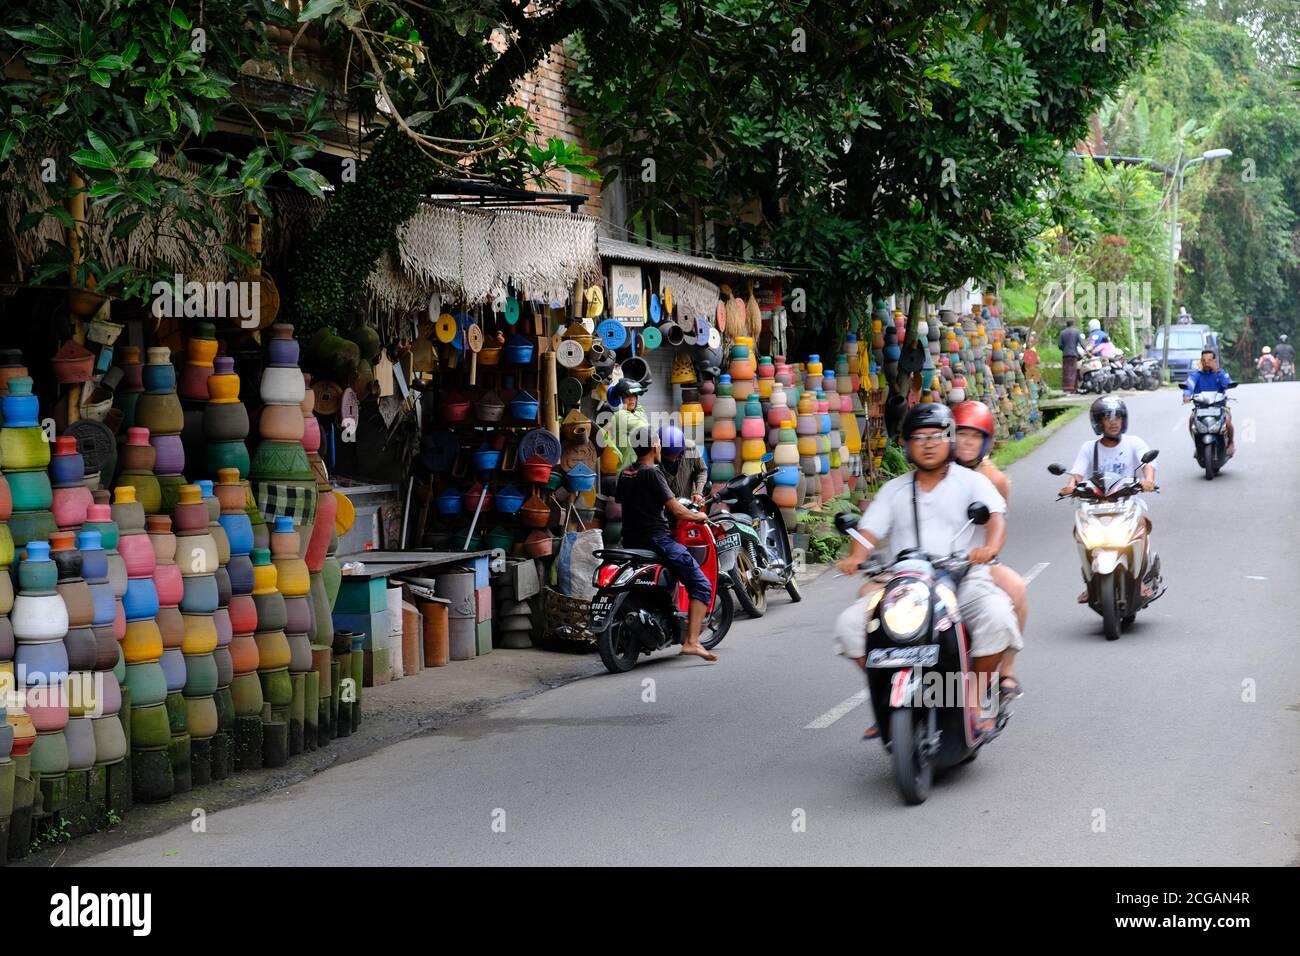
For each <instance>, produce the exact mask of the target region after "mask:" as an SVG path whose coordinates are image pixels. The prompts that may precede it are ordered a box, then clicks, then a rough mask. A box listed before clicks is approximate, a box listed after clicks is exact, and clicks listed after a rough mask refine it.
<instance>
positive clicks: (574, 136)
mask: <svg viewBox="0 0 1300 956" xmlns="http://www.w3.org/2000/svg"><path fill="white" fill-rule="evenodd" d="M576 68H577V65H576V63H575V62H574V60H573V58H572V57H571V56H569V55H568V53H567V52H565V49H564V46H563V45H562V44H560V45H556V46H555V47H553V48H552V49H551V52H550V53H549V54H547V57H546V59H545V60H543V61H542V63H541V65H540V66H539V67H538V68H537V69H536V70H534V71H533V72H532V73H530V74H528V75H527V76H526V77H524V79H523V81H522V82H521V83H520V84H519V88H518V90H517V91H516V94H515V99H516V102H518V103H519V104H520V105H521V106H523V107H524V108H526V109H527V110H528V112H529V115H531V116H532V117H533V119H534V121H535V122H536V123H537V126H538V128H539V139H540V142H541V143H545V142H546V140H547V139H549V138H550V137H552V136H558V137H559V138H560V139H562V140H564V141H565V142H567V143H577V144H578V145H579V146H581V147H582V150H583V152H586V153H594V152H595V150H593V149H592V148H591V146H590V144H588V143H587V142H586V141H585V140H584V139H583V138H582V134H581V132H580V130H579V127H578V122H577V121H578V118H579V117H580V116H581V111H580V110H579V108H578V105H577V103H576V102H574V101H573V100H572V99H571V98H570V97H569V95H568V92H567V91H566V89H565V80H564V78H565V75H566V74H567V73H569V72H571V71H572V70H574V69H576ZM537 188H545V187H537ZM549 188H550V189H553V190H555V191H557V192H572V193H580V194H581V195H584V196H587V197H589V198H588V199H587V201H586V202H585V203H584V204H583V205H582V207H581V209H580V210H579V211H580V212H584V213H586V214H587V215H590V216H600V215H601V209H602V203H601V196H600V181H599V180H590V179H585V178H583V177H582V176H573V177H572V181H570V178H569V174H568V173H567V172H565V171H563V170H561V171H560V172H558V173H555V174H553V175H552V177H551V185H550V187H549Z"/></svg>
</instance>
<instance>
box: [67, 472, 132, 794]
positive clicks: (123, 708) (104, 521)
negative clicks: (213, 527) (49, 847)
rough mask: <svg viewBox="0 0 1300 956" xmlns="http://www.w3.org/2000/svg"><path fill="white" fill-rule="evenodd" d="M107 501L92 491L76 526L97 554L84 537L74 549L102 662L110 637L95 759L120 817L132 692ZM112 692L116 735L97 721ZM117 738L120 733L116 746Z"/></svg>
mask: <svg viewBox="0 0 1300 956" xmlns="http://www.w3.org/2000/svg"><path fill="white" fill-rule="evenodd" d="M108 499H109V493H108V492H107V491H97V492H95V503H94V504H92V505H91V506H90V507H89V508H88V509H86V523H85V524H83V525H82V526H81V529H82V534H96V535H98V536H99V545H100V551H99V552H98V553H96V552H95V550H94V548H93V541H94V539H90V538H87V539H86V540H85V541H84V542H83V541H82V539H81V537H80V536H78V547H80V548H81V551H82V575H83V576H84V577H85V578H86V581H87V583H88V584H90V590H91V594H92V595H93V597H94V601H95V622H94V628H95V646H96V654H97V655H100V654H102V655H103V658H102V659H101V660H106V659H107V658H108V656H109V654H110V651H109V648H108V645H107V643H106V638H107V636H108V635H109V634H111V635H112V638H113V645H112V650H111V655H112V658H113V663H112V670H111V677H112V684H113V687H111V688H110V687H109V686H108V684H109V677H110V673H109V672H105V674H104V678H103V680H104V684H105V690H104V694H103V702H102V705H101V706H102V711H103V716H102V717H101V718H96V721H95V759H96V763H97V765H98V766H101V767H103V768H104V769H105V771H106V773H107V781H106V789H107V796H108V808H109V809H110V810H112V811H113V812H115V813H117V814H118V815H121V814H122V813H124V812H125V811H126V810H127V809H129V808H130V805H131V778H130V767H129V765H128V763H127V761H126V759H125V758H126V756H127V751H128V742H127V735H128V733H129V727H130V700H131V692H130V690H128V689H127V687H126V656H125V654H124V653H123V650H122V641H123V640H125V638H126V609H125V607H124V606H123V604H122V599H123V597H124V596H125V595H126V587H127V573H126V562H125V561H123V560H122V555H121V554H119V553H118V550H117V543H118V537H119V534H118V529H117V523H116V522H115V521H114V520H113V509H112V506H111V505H110V504H109V503H108ZM99 554H102V555H103V568H102V570H103V574H102V575H100V574H99V570H100V568H99ZM110 606H111V609H112V610H111V617H110V612H109V607H110ZM106 617H107V618H109V620H110V623H109V624H108V625H107V626H105V625H104V623H103V621H104V619H105V618H106ZM97 669H98V668H97ZM114 688H116V691H115V693H116V700H117V707H116V708H111V714H112V716H113V718H114V719H115V720H116V721H117V723H118V727H117V729H116V730H115V729H114V728H113V727H111V726H109V725H108V724H101V723H100V720H102V719H104V718H107V717H108V716H109V715H110V705H111V704H112V703H113V697H114ZM118 734H121V741H120V745H119V743H118ZM119 751H120V754H121V756H120V757H118V758H117V759H116V760H114V759H112V754H114V753H118V752H119Z"/></svg>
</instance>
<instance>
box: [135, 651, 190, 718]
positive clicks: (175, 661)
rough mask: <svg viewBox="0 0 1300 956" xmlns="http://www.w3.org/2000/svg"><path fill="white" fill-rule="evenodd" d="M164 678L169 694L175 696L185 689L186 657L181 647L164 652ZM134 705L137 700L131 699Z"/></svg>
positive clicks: (162, 661)
mask: <svg viewBox="0 0 1300 956" xmlns="http://www.w3.org/2000/svg"><path fill="white" fill-rule="evenodd" d="M159 663H160V664H161V665H162V669H163V676H164V677H165V678H166V680H167V693H169V694H175V693H176V692H178V691H180V690H182V689H183V688H184V687H185V679H186V674H185V655H184V654H182V653H181V649H180V648H179V647H169V648H167V649H166V650H164V651H163V655H162V660H161V661H159ZM131 702H132V704H134V703H135V698H134V697H132V698H131Z"/></svg>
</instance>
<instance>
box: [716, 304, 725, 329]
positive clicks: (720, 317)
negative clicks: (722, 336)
mask: <svg viewBox="0 0 1300 956" xmlns="http://www.w3.org/2000/svg"><path fill="white" fill-rule="evenodd" d="M713 320H714V322H715V323H717V326H718V328H720V329H725V328H726V327H727V305H726V303H725V302H721V301H719V302H718V309H717V312H715V313H714V316H713Z"/></svg>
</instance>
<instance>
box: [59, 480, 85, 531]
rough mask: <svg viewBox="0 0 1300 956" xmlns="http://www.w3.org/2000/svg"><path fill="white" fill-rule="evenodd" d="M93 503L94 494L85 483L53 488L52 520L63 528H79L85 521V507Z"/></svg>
mask: <svg viewBox="0 0 1300 956" xmlns="http://www.w3.org/2000/svg"><path fill="white" fill-rule="evenodd" d="M94 503H95V498H94V495H92V494H91V492H90V489H89V488H87V487H86V486H85V485H72V486H70V487H67V488H55V489H54V504H53V505H52V507H51V509H50V510H51V511H53V512H54V520H55V522H56V523H57V524H58V526H59V527H60V528H62V529H64V530H71V529H74V528H80V527H81V525H82V524H84V523H85V521H86V509H87V508H89V507H90V506H91V505H92V504H94Z"/></svg>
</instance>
